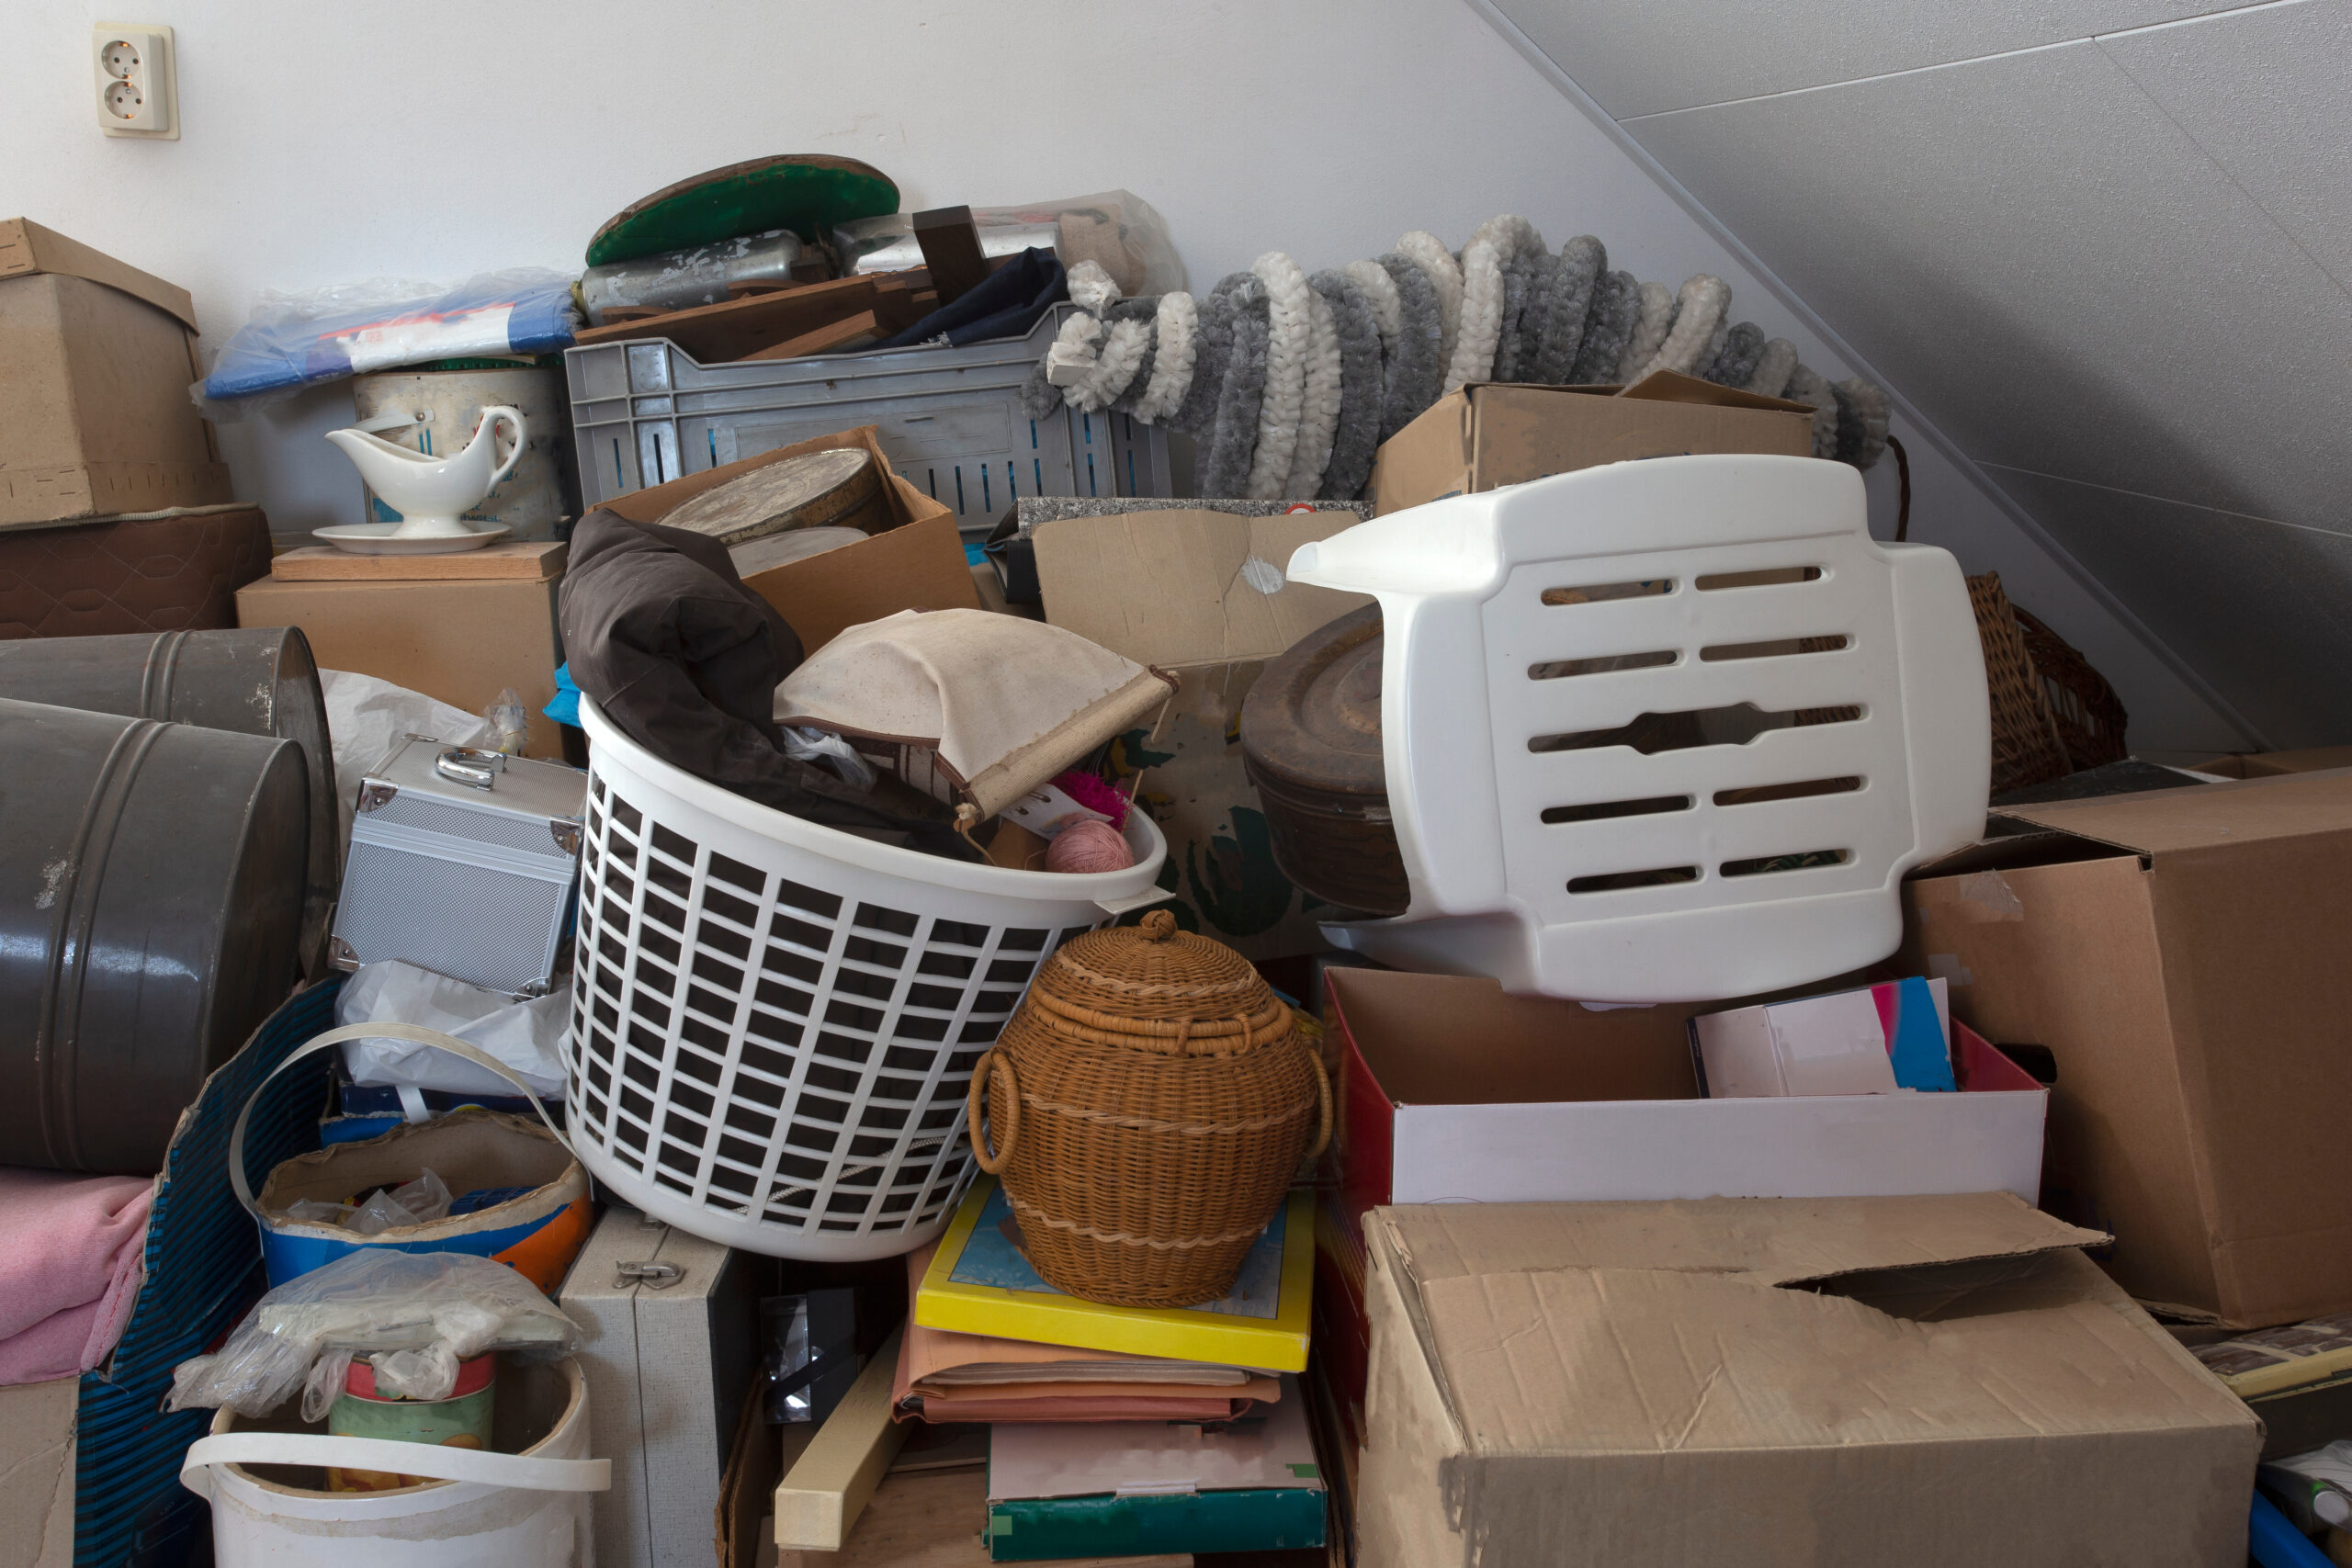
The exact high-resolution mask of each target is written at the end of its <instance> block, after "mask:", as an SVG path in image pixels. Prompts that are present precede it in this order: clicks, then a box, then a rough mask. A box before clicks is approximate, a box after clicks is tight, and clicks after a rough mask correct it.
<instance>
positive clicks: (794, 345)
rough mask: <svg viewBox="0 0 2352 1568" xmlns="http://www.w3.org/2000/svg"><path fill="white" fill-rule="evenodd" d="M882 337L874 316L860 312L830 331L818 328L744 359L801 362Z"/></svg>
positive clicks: (870, 312) (829, 329) (845, 317)
mask: <svg viewBox="0 0 2352 1568" xmlns="http://www.w3.org/2000/svg"><path fill="white" fill-rule="evenodd" d="M880 335H881V329H880V328H879V327H878V326H876V323H875V320H874V312H873V311H871V310H861V311H859V312H858V313H857V314H856V315H854V316H844V317H843V318H842V319H841V320H840V321H835V322H834V323H833V324H832V325H831V326H830V327H819V328H818V329H817V330H816V331H815V332H813V333H801V334H800V335H799V336H798V337H795V338H786V339H785V340H784V341H783V342H782V343H779V344H774V345H772V346H770V347H767V348H763V349H762V350H760V351H759V353H757V354H747V355H744V356H743V357H744V358H746V359H799V358H802V357H804V356H806V355H811V354H831V352H832V351H833V350H835V349H837V348H845V347H847V346H849V345H850V344H854V343H855V342H857V340H858V339H860V338H867V337H879V336H880Z"/></svg>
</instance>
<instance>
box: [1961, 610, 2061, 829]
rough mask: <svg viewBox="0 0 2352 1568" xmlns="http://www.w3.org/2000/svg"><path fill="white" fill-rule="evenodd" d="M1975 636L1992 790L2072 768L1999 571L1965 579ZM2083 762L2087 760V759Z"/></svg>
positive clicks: (2031, 782) (2004, 789) (2050, 776)
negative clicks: (1987, 707)
mask: <svg viewBox="0 0 2352 1568" xmlns="http://www.w3.org/2000/svg"><path fill="white" fill-rule="evenodd" d="M1968 597H1969V602H1970V604H1972V605H1973V607H1974V609H1975V611H1976V636H1977V640H1978V641H1980V642H1981V643H1982V644H1983V645H1984V648H1985V694H1986V696H1988V697H1989V698H1991V699H1992V705H1993V793H1994V794H1995V795H2005V794H2007V792H2009V791H2010V790H2013V789H2026V788H2030V786H2032V785H2034V784H2047V783H2049V782H2050V781H2051V780H2052V779H2057V778H2064V777H2065V776H2066V775H2067V774H2068V773H2073V772H2074V771H2075V763H2074V762H2073V761H2071V760H2070V759H2069V758H2068V757H2067V755H2066V745H2065V742H2064V740H2062V739H2060V738H2059V734H2058V721H2057V719H2056V717H2055V716H2053V715H2052V713H2051V711H2050V700H2049V697H2048V696H2047V695H2046V694H2045V693H2044V691H2043V688H2042V682H2041V675H2040V673H2039V672H2038V671H2036V670H2035V669H2034V662H2033V655H2032V653H2031V652H2030V650H2029V649H2027V647H2026V639H2025V633H2024V631H2023V629H2022V628H2021V627H2020V626H2018V615H2017V611H2016V607H2015V606H2013V605H2012V604H2010V603H2009V596H2008V595H2007V594H2006V593H2004V592H2001V577H2000V573H1998V572H1993V571H1988V572H1985V574H1984V575H1983V576H1981V577H1972V578H1970V579H1969V580H1968ZM2087 765H2088V764H2086V766H2087Z"/></svg>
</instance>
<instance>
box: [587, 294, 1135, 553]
mask: <svg viewBox="0 0 2352 1568" xmlns="http://www.w3.org/2000/svg"><path fill="white" fill-rule="evenodd" d="M1070 309H1071V307H1069V306H1068V305H1057V306H1055V307H1054V308H1053V309H1052V310H1048V311H1047V312H1046V314H1045V315H1044V316H1043V317H1041V318H1040V319H1039V320H1038V321H1037V324H1036V325H1035V327H1033V328H1031V329H1030V331H1029V334H1028V335H1027V336H1026V337H1020V338H1004V339H1001V340H999V341H997V342H994V343H980V344H970V345H969V346H967V347H964V348H936V347H925V348H894V349H886V350H882V351H880V352H877V353H869V354H836V355H820V356H816V357H812V358H808V359H776V360H742V361H739V362H737V363H735V364H732V365H702V364H698V363H696V362H695V359H694V358H693V357H692V356H691V355H688V354H687V353H686V352H685V351H684V349H681V348H680V347H678V345H677V344H673V343H671V342H670V341H668V340H667V339H664V338H655V339H649V340H646V341H643V342H635V343H609V344H594V345H592V346H590V347H586V348H571V349H566V350H565V351H564V373H565V375H566V377H567V378H569V380H570V384H571V427H572V436H573V439H574V440H575V441H576V442H577V443H578V447H579V458H580V485H581V491H582V498H583V500H584V501H585V502H586V504H588V505H590V506H595V505H598V504H600V503H601V502H606V501H610V500H612V499H613V498H615V497H616V496H622V495H627V494H628V493H629V492H630V491H636V490H642V489H644V488H645V487H646V486H648V485H657V484H664V483H667V482H668V481H669V480H671V479H679V478H683V477H684V476H685V475H687V474H698V473H701V472H703V471H705V470H706V469H709V468H718V467H720V466H721V465H723V464H727V463H732V462H737V461H740V460H741V459H742V458H745V457H758V456H759V455H760V454H761V453H763V452H773V451H775V449H776V448H777V447H779V446H790V445H791V444H792V443H794V442H796V441H805V440H807V439H808V438H809V437H810V436H812V435H825V434H831V433H832V432H834V431H837V430H849V429H852V428H854V427H855V426H858V425H861V424H871V425H874V426H875V427H876V431H877V434H878V437H879V439H880V441H881V443H882V451H883V455H884V456H885V457H888V458H889V460H890V466H891V467H892V468H895V469H897V470H898V472H899V474H900V475H901V476H902V477H904V478H905V479H907V480H908V481H909V482H910V483H911V484H912V485H914V486H915V487H916V488H917V489H918V490H921V491H923V492H924V493H925V494H927V495H930V496H932V497H933V498H934V499H936V500H938V501H939V502H943V503H944V504H945V505H947V506H949V507H951V508H953V509H954V511H955V513H956V523H957V525H958V526H960V527H961V528H962V529H963V531H964V533H965V535H966V536H967V537H969V538H973V539H978V538H983V537H985V536H986V535H987V531H988V529H989V527H990V526H991V525H993V524H994V523H995V521H996V520H997V518H999V517H1000V516H1001V515H1003V513H1004V512H1005V510H1006V508H1008V507H1010V506H1011V505H1012V502H1015V501H1017V500H1019V499H1020V498H1021V497H1023V496H1028V495H1070V496H1090V497H1094V496H1100V497H1112V496H1163V495H1167V494H1169V493H1170V479H1169V468H1168V435H1167V432H1166V431H1164V430H1161V429H1159V428H1158V427H1156V426H1153V425H1148V424H1138V423H1136V422H1135V421H1134V420H1133V419H1131V418H1129V417H1128V416H1127V415H1125V414H1122V413H1094V414H1084V413H1079V412H1075V411H1073V410H1071V409H1069V408H1068V407H1063V408H1057V409H1056V410H1055V411H1054V412H1052V413H1050V414H1048V415H1046V417H1045V418H1043V419H1032V418H1031V417H1030V416H1029V414H1028V413H1027V412H1025V411H1024V410H1023V408H1022V406H1021V385H1022V383H1023V381H1024V380H1026V379H1027V378H1028V376H1029V372H1030V370H1031V368H1032V367H1035V365H1036V363H1037V361H1038V360H1039V359H1040V358H1041V357H1043V355H1045V352H1046V349H1047V348H1048V347H1050V346H1051V345H1052V344H1053V341H1054V334H1055V333H1057V332H1058V331H1060V330H1061V323H1062V321H1064V319H1066V318H1067V317H1068V315H1069V311H1070Z"/></svg>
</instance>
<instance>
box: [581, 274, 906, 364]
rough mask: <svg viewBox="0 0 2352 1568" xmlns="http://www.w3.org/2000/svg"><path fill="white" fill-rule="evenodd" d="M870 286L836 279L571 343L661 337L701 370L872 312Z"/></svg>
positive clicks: (676, 313)
mask: <svg viewBox="0 0 2352 1568" xmlns="http://www.w3.org/2000/svg"><path fill="white" fill-rule="evenodd" d="M874 285H875V280H874V279H873V278H872V277H870V276H869V277H837V278H835V279H833V280H832V281H831V282H830V283H811V284H809V285H807V286H806V287H803V288H786V289H781V290H779V291H777V292H775V293H773V294H753V295H749V296H747V297H745V298H743V299H723V300H721V301H719V302H718V304H716V305H697V306H695V308H694V309H692V310H672V311H669V312H668V313H667V314H664V315H660V316H650V317H647V318H645V319H644V320H641V321H616V322H614V323H613V324H611V325H609V326H602V327H590V328H588V329H587V330H586V331H585V332H582V333H580V334H579V335H578V336H577V337H575V338H574V339H573V340H572V341H573V342H574V343H576V344H599V343H619V342H622V341H625V340H628V339H631V338H650V337H665V338H668V339H669V340H670V341H671V342H672V343H674V344H677V345H678V346H679V347H680V348H683V349H684V350H685V351H686V352H687V353H688V354H691V355H694V356H695V358H696V359H698V360H700V361H701V362H702V363H704V364H705V365H718V364H723V363H725V362H727V361H729V360H734V359H741V358H743V357H744V356H746V355H752V354H756V353H758V352H759V351H760V350H761V349H763V348H769V347H773V346H774V345H775V344H780V343H783V342H785V341H786V340H787V339H790V338H796V337H799V336H801V335H803V334H804V333H812V332H815V331H816V330H817V329H818V328H820V327H824V326H831V324H833V323H834V322H836V321H840V320H841V319H842V317H844V316H854V315H856V314H857V313H858V312H860V311H862V310H871V309H872V308H873V304H874Z"/></svg>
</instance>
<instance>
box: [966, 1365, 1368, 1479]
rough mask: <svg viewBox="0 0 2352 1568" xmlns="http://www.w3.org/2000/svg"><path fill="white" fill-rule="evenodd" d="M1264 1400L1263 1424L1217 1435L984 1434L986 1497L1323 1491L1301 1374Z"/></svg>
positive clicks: (1057, 1430) (1020, 1430)
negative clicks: (1248, 1489)
mask: <svg viewBox="0 0 2352 1568" xmlns="http://www.w3.org/2000/svg"><path fill="white" fill-rule="evenodd" d="M1258 1414H1260V1415H1262V1416H1264V1419H1263V1420H1255V1419H1253V1420H1250V1421H1246V1422H1241V1423H1238V1424H1236V1425H1235V1426H1233V1427H1230V1428H1228V1429H1227V1430H1224V1431H1212V1430H1204V1428H1202V1427H1197V1426H1183V1425H1176V1424H1172V1423H1169V1422H1161V1421H1137V1422H1132V1423H1117V1424H1112V1425H1107V1426H1105V1425H1080V1424H1077V1423H1062V1422H1054V1421H1041V1422H1036V1423H1033V1424H1029V1425H1023V1426H1000V1427H996V1428H995V1429H994V1430H993V1431H992V1432H991V1433H990V1434H989V1501H990V1502H991V1503H996V1502H1002V1501H1005V1500H1007V1499H1009V1498H1015V1497H1086V1496H1093V1495H1099V1494H1105V1493H1108V1494H1112V1495H1136V1494H1141V1493H1161V1492H1211V1491H1219V1490H1229V1489H1233V1488H1238V1487H1257V1486H1283V1487H1290V1486H1302V1485H1304V1486H1312V1487H1315V1488H1317V1489H1320V1487H1321V1486H1322V1482H1321V1480H1320V1479H1319V1478H1318V1477H1317V1470H1316V1463H1315V1441H1314V1438H1312V1437H1310V1436H1309V1435H1308V1432H1307V1426H1306V1405H1305V1402H1304V1401H1303V1400H1302V1399H1300V1397H1299V1393H1298V1380H1297V1379H1295V1378H1290V1377H1286V1378H1284V1379H1283V1397H1282V1398H1281V1399H1280V1400H1279V1401H1277V1402H1276V1403H1274V1404H1271V1405H1261V1406H1260V1407H1259V1411H1258Z"/></svg>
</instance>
